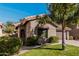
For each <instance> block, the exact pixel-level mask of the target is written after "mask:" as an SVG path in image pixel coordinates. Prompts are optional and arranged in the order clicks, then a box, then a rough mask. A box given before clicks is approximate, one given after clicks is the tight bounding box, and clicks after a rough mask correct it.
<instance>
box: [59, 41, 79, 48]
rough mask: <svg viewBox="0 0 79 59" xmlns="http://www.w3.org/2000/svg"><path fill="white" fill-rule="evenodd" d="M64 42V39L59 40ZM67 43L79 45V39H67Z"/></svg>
mask: <svg viewBox="0 0 79 59" xmlns="http://www.w3.org/2000/svg"><path fill="white" fill-rule="evenodd" d="M61 43H62V40H60V41H59V44H61ZM65 44H69V45H74V46H78V47H79V40H65Z"/></svg>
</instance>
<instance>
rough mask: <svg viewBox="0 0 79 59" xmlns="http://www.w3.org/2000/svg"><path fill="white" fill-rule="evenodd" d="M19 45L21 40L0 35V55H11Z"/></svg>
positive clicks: (16, 50)
mask: <svg viewBox="0 0 79 59" xmlns="http://www.w3.org/2000/svg"><path fill="white" fill-rule="evenodd" d="M21 45H22V42H21V40H20V39H19V38H17V37H9V36H3V37H0V55H13V54H14V53H17V52H18V51H19V49H20V47H21Z"/></svg>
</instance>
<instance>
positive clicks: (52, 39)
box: [48, 36, 59, 43]
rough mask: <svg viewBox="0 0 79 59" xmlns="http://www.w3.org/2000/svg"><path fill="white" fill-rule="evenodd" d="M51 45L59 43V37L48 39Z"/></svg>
mask: <svg viewBox="0 0 79 59" xmlns="http://www.w3.org/2000/svg"><path fill="white" fill-rule="evenodd" d="M48 40H49V43H57V42H58V40H59V38H58V37H57V36H51V37H49V38H48Z"/></svg>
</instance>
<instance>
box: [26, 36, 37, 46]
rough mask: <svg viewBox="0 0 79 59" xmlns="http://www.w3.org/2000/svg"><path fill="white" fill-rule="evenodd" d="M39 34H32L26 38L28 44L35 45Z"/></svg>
mask: <svg viewBox="0 0 79 59" xmlns="http://www.w3.org/2000/svg"><path fill="white" fill-rule="evenodd" d="M37 40H38V38H37V36H31V37H28V38H27V40H26V45H27V46H33V45H36V44H37Z"/></svg>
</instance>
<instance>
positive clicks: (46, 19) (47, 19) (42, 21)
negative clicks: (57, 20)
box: [37, 14, 52, 26]
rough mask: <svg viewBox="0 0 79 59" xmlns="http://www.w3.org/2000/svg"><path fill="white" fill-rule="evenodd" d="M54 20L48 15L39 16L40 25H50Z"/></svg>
mask: <svg viewBox="0 0 79 59" xmlns="http://www.w3.org/2000/svg"><path fill="white" fill-rule="evenodd" d="M51 21H52V20H51V18H50V17H49V16H48V15H45V14H43V15H41V16H37V22H38V25H41V26H42V25H45V24H46V23H50V22H51Z"/></svg>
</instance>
